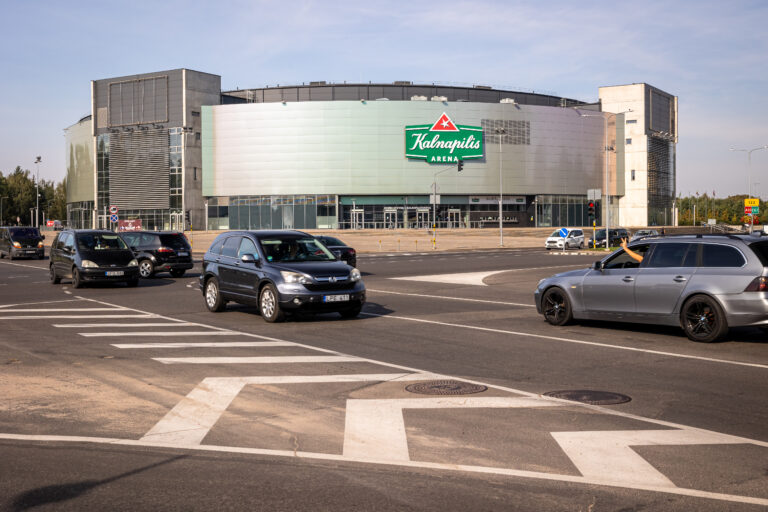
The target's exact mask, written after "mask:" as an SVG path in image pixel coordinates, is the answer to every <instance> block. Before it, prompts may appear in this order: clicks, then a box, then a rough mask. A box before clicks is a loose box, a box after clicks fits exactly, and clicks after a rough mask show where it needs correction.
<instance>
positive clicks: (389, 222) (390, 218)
mask: <svg viewBox="0 0 768 512" xmlns="http://www.w3.org/2000/svg"><path fill="white" fill-rule="evenodd" d="M384 228H385V229H395V228H397V209H395V208H384Z"/></svg>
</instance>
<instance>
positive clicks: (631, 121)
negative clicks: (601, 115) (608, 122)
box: [627, 119, 637, 124]
mask: <svg viewBox="0 0 768 512" xmlns="http://www.w3.org/2000/svg"><path fill="white" fill-rule="evenodd" d="M627 124H637V119H627Z"/></svg>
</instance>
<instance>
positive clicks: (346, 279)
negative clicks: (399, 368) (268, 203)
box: [200, 231, 365, 322]
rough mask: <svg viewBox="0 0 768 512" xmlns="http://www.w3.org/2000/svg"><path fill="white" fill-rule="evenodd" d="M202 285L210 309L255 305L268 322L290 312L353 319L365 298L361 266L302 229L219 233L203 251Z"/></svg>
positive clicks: (276, 320)
mask: <svg viewBox="0 0 768 512" xmlns="http://www.w3.org/2000/svg"><path fill="white" fill-rule="evenodd" d="M200 289H201V290H202V292H203V297H204V298H205V305H206V306H207V307H208V309H209V310H210V311H222V310H223V309H224V308H225V307H226V303H227V301H230V300H231V301H234V302H239V303H243V304H253V305H256V306H258V308H259V311H260V312H261V316H262V317H263V318H264V320H266V321H267V322H279V321H281V320H283V319H284V317H285V312H293V311H301V312H309V313H325V312H338V313H340V314H341V316H342V317H344V318H353V317H356V316H357V315H358V314H359V313H360V310H361V309H362V307H363V303H364V302H365V285H364V284H363V281H362V279H361V277H360V271H359V270H357V269H356V268H354V267H350V266H349V265H347V264H346V263H344V262H342V261H340V260H338V259H337V258H336V257H335V256H334V255H333V253H332V252H331V251H329V250H328V248H326V247H325V246H324V245H323V244H322V243H320V242H319V241H318V240H317V239H316V238H315V237H313V236H312V235H310V234H307V233H303V232H301V231H230V232H227V233H222V234H221V235H219V236H218V237H216V239H215V240H214V241H213V243H212V244H211V247H210V248H209V249H208V251H207V252H206V253H205V256H203V271H202V273H201V274H200Z"/></svg>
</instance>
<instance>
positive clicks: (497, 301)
mask: <svg viewBox="0 0 768 512" xmlns="http://www.w3.org/2000/svg"><path fill="white" fill-rule="evenodd" d="M366 291H367V292H373V293H391V294H393V295H408V296H410V297H424V298H427V299H446V300H461V301H465V302H484V303H486V304H498V305H500V306H523V307H526V308H535V307H536V305H535V304H523V303H520V302H502V301H499V300H484V299H470V298H467V297H446V296H445V295H426V294H424V293H406V292H393V291H389V290H372V289H370V288H368V289H367V290H366Z"/></svg>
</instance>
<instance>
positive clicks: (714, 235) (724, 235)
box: [648, 233, 748, 240]
mask: <svg viewBox="0 0 768 512" xmlns="http://www.w3.org/2000/svg"><path fill="white" fill-rule="evenodd" d="M745 235H747V236H748V234H747V233H745V234H744V235H741V236H745ZM683 236H693V237H696V238H704V237H705V236H708V237H709V236H712V237H721V238H722V237H725V238H731V239H733V240H741V238H739V235H736V234H733V233H674V234H670V235H650V236H649V237H648V238H654V237H659V238H675V237H683Z"/></svg>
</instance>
